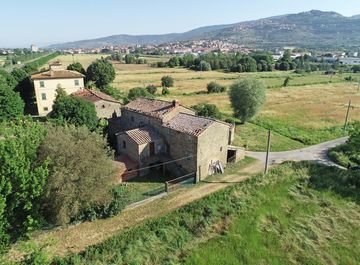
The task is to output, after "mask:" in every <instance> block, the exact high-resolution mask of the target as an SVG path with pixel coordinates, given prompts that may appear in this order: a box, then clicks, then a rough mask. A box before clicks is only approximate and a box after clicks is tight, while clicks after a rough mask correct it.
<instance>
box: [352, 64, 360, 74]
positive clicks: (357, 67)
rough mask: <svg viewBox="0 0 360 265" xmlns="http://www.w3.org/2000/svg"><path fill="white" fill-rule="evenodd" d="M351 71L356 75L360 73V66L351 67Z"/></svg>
mask: <svg viewBox="0 0 360 265" xmlns="http://www.w3.org/2000/svg"><path fill="white" fill-rule="evenodd" d="M351 71H353V72H354V73H358V72H360V65H353V66H352V67H351Z"/></svg>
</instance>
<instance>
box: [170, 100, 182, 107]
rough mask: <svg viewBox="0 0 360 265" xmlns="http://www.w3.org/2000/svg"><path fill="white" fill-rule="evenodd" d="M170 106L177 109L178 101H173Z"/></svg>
mask: <svg viewBox="0 0 360 265" xmlns="http://www.w3.org/2000/svg"><path fill="white" fill-rule="evenodd" d="M172 105H173V107H174V108H177V107H179V105H180V104H179V101H178V100H177V99H175V100H173V102H172Z"/></svg>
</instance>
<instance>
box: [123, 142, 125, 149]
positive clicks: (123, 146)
mask: <svg viewBox="0 0 360 265" xmlns="http://www.w3.org/2000/svg"><path fill="white" fill-rule="evenodd" d="M123 148H124V149H126V142H125V141H123Z"/></svg>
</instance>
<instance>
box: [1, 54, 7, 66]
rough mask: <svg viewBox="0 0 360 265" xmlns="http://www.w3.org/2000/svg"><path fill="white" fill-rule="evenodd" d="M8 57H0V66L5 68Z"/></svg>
mask: <svg viewBox="0 0 360 265" xmlns="http://www.w3.org/2000/svg"><path fill="white" fill-rule="evenodd" d="M5 59H6V56H4V55H0V66H3V65H4V63H5Z"/></svg>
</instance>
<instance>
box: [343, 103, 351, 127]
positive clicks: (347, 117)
mask: <svg viewBox="0 0 360 265" xmlns="http://www.w3.org/2000/svg"><path fill="white" fill-rule="evenodd" d="M350 107H351V99H350V100H349V105H348V108H347V111H346V116H345V123H344V131H346V127H347V125H348V119H349V112H350Z"/></svg>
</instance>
